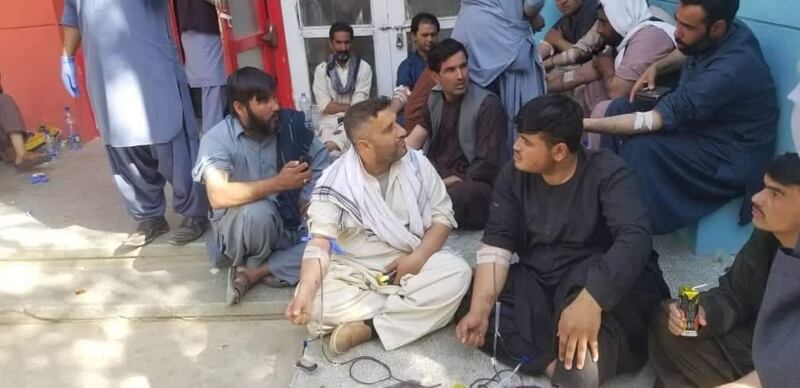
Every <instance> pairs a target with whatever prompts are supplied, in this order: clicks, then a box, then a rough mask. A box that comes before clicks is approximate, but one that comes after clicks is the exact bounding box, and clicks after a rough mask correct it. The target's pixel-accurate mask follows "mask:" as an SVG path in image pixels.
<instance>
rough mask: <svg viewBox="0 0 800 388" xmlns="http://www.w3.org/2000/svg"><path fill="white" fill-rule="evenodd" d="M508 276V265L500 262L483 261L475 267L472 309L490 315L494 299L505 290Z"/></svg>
mask: <svg viewBox="0 0 800 388" xmlns="http://www.w3.org/2000/svg"><path fill="white" fill-rule="evenodd" d="M507 278H508V267H506V266H504V265H500V264H493V263H481V264H478V265H477V266H476V267H475V279H474V284H473V286H472V301H471V303H470V311H475V312H478V313H481V314H485V315H488V314H489V312H490V311H492V306H493V304H494V301H495V300H496V299H497V297H498V295H499V294H500V293H501V292H502V291H503V287H505V285H506V279H507Z"/></svg>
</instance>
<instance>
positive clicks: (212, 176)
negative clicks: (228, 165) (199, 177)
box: [205, 169, 286, 210]
mask: <svg viewBox="0 0 800 388" xmlns="http://www.w3.org/2000/svg"><path fill="white" fill-rule="evenodd" d="M229 179H230V176H229V174H228V173H227V172H223V171H219V170H215V169H213V170H212V169H209V170H208V171H207V172H206V175H205V185H206V191H207V192H208V202H209V204H210V205H211V208H212V209H215V210H216V209H227V208H232V207H237V206H242V205H246V204H248V203H251V202H255V201H258V200H260V199H263V198H266V197H268V196H270V195H273V194H277V193H280V192H282V191H285V190H286V188H285V187H283V186H282V185H281V184H280V181H278V180H277V179H275V177H272V178H267V179H262V180H257V181H249V182H230V181H229Z"/></svg>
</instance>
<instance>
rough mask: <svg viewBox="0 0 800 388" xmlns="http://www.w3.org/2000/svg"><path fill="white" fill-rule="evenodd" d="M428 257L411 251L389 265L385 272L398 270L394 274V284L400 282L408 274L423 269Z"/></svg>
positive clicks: (414, 273) (416, 272)
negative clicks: (425, 257)
mask: <svg viewBox="0 0 800 388" xmlns="http://www.w3.org/2000/svg"><path fill="white" fill-rule="evenodd" d="M426 261H427V259H424V258H422V257H420V256H419V255H417V254H415V253H413V252H412V253H411V254H410V255H408V256H404V257H401V258H399V259H397V260H395V261H393V262H391V263H390V264H389V265H387V266H386V268H385V269H384V271H383V273H390V272H392V271H397V273H396V274H395V276H394V284H400V279H402V278H403V276H405V275H406V274H412V275H416V274H418V273H419V271H420V270H421V269H422V266H423V265H425V262H426Z"/></svg>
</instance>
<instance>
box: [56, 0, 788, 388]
mask: <svg viewBox="0 0 800 388" xmlns="http://www.w3.org/2000/svg"><path fill="white" fill-rule="evenodd" d="M82 4H85V2H84V3H76V2H74V1H70V2H68V3H67V6H66V7H65V16H64V25H65V47H66V48H65V55H69V54H74V52H75V50H76V49H77V45H78V44H79V43H80V42H81V37H83V45H84V49H85V50H86V51H87V58H88V59H89V63H90V64H91V63H93V61H97V62H98V64H92V65H87V73H89V75H90V77H89V78H90V89H91V88H92V85H95V87H98V85H99V86H103V87H104V84H102V83H101V82H95V83H94V84H92V79H93V78H92V74H93V72H94V71H95V70H94V69H98V68H103V64H102V61H103V58H105V57H104V56H102V55H100V56H98V55H97V54H98V53H99V52H101V51H103V50H109V49H114V48H116V47H118V45H108V44H107V43H106V42H105V41H104V40H103V39H104V38H105V37H107V36H108V35H106V34H104V35H93V34H92V30H91V29H87V28H86V26H87V25H89V24H91V23H93V21H94V19H92V18H90V17H87V16H86V15H90V14H91V12H92V9H91V8H88V7H89V6H85V5H82ZM122 4H123V3H120V5H115V6H119V7H123V6H124V7H130V8H131V9H134V8H135V9H136V10H138V11H136V12H141V14H142V15H149V14H147V13H148V12H153V11H152V10H146V9H141V10H140V9H139V8H140V6H139V5H137V3H136V2H130V3H127V2H126V3H124V5H122ZM542 5H543V2H542V0H520V1H501V0H463V1H462V3H461V11H460V14H459V17H458V20H457V22H456V26H455V29H454V31H453V33H452V38H448V39H444V40H442V41H441V42H438V41H437V35H438V34H439V31H440V25H439V22H438V20H437V18H436V17H435V16H434V15H430V14H419V15H417V16H416V17H414V18H413V21H412V26H411V35H412V37H413V39H414V42H415V46H416V49H417V50H416V51H415V52H414V53H413V54H412V55H411V56H410V57H409V58H408V59H407V60H406V61H405V62H404V63H403V64H402V65H401V66H400V68H399V69H398V74H397V86H398V88H397V89H396V90H395V93H394V95H393V96H392V98H372V97H370V96H371V94H372V91H371V90H370V89H371V85H372V77H373V72H372V69H371V68H370V64H369V63H367V62H366V61H364V60H363V59H361V58H359V57H358V56H357V55H354V54H353V52H354V50H353V47H352V45H353V38H354V34H353V29H352V27H350V26H349V25H347V24H346V23H335V24H334V25H333V26H332V27H331V29H330V34H329V38H330V39H329V40H330V49H331V52H330V55H329V57H328V59H327V60H326V61H324V62H323V63H320V64H319V66H317V67H316V69H315V71H314V81H313V94H314V98H315V100H316V103H317V106H318V109H319V112H320V113H321V116H322V119H321V121H320V123H319V126H318V128H315V130H316V131H312V130H311V129H309V128H307V127H306V125H305V122H306V118H305V117H304V116H303V114H302V113H301V112H297V111H294V110H291V109H281V108H280V106H279V105H278V102H277V96H276V81H275V79H274V78H273V77H272V76H270V75H268V74H266V73H264V72H263V71H261V70H258V69H255V68H252V67H246V68H242V69H239V70H237V71H235V72H234V73H233V74H231V75H230V76H229V78H228V81H227V85H225V87H226V89H225V93H226V95H227V96H226V97H227V103H228V105H229V107H230V115H228V116H227V117H225V118H224V119H223V120H222V121H220V122H218V123H215V125H212V126H209V129H208V130H207V131H205V133H204V134H203V137H202V139H201V140H200V142H199V150H198V149H197V148H196V147H197V139H196V137H193V136H189V135H186V134H191V131H190V128H188V126H189V124H190V121H186V120H183V121H182V120H181V119H180V118H176V119H175V120H172V121H174V122H175V123H179V122H183V124H176V125H175V126H174V127H175V131H176V132H175V133H178V134H184V135H186V136H172V135H171V136H172V137H170V138H168V139H166V138H165V139H162V140H163V141H162V140H159V139H149V140H146V141H144V142H139V141H138V140H137V141H129V142H123V141H121V140H113V139H114V136H113V135H115V134H116V136H121V134H124V133H123V132H124V131H122V132H120V131H119V130H118V129H115V128H117V127H115V126H118V125H120V123H121V121H118V120H117V121H115V120H109V118H108V117H106V116H103V118H104V120H98V122H99V125H100V127H101V132H103V139H104V140H105V141H106V142H107V144H108V145H107V148H108V153H109V159H110V161H111V164H112V169H113V170H114V174H115V176H116V177H117V182H118V185H120V190H121V192H122V193H123V196H126V198H129V199H130V201H129V202H130V203H129V207H130V208H131V209H132V214H134V216H135V217H136V215H137V214H138V215H139V217H138V218H137V219H138V220H143V221H142V223H141V224H140V230H139V232H138V233H140V234H141V235H142V241H143V243H147V242H149V241H152V239H153V238H155V236H157V235H159V234H162V233H165V232H166V230H167V228H168V226H167V225H166V221H163V222H162V221H159V220H156V219H157V218H158V217H161V218H160V220H163V211H164V204H163V202H164V198H163V192H162V191H161V190H163V185H164V181H165V178H164V177H167V178H168V179H170V182H171V183H173V186H175V184H177V185H178V186H180V187H183V188H184V189H182V190H178V192H176V199H180V200H181V201H182V202H181V204H182V205H180V207H185V208H187V209H200V210H198V211H195V212H194V213H197V212H199V211H202V210H204V209H205V201H206V197H207V201H208V205H209V208H210V209H211V210H210V211H209V220H208V223H210V225H211V233H210V234H209V238H208V241H207V247H208V251H209V256H210V257H211V260H212V263H213V264H214V265H215V266H219V267H225V266H227V267H228V268H229V271H228V287H227V291H226V292H227V294H226V299H227V301H228V303H230V304H234V303H238V302H240V301H241V300H242V298H243V297H244V296H245V294H246V293H247V291H248V290H249V289H250V288H251V287H252V286H254V285H256V284H258V283H264V284H266V285H268V286H271V287H287V286H292V285H296V286H297V288H296V291H295V295H294V298H293V299H292V301H291V302H290V303H289V305H288V306H287V308H286V317H287V319H288V320H290V321H291V322H293V323H295V324H298V325H307V326H308V329H309V331H310V332H311V333H313V334H330V347H331V349H332V350H333V351H334V352H335V353H344V352H347V351H348V350H350V349H351V348H353V347H354V346H357V345H359V344H361V343H363V342H365V341H367V340H369V339H370V338H372V337H373V336H377V337H378V338H379V339H380V341H381V343H382V344H383V346H384V348H385V349H386V350H392V349H396V348H398V347H401V346H404V345H406V344H409V343H411V342H413V341H415V340H417V339H419V338H421V337H422V336H425V335H427V334H429V333H431V332H433V331H435V330H438V329H440V328H442V327H445V326H446V325H448V324H449V323H451V322H452V321H453V320H454V318H455V321H456V330H455V331H456V333H455V337H456V339H457V340H458V341H460V342H462V343H464V344H467V345H469V346H474V347H477V348H479V349H481V350H482V351H484V352H487V353H489V354H495V353H494V352H495V351H496V356H497V357H498V359H500V360H501V361H503V362H505V363H507V364H516V363H517V362H518V361H519V360H521V359H526V360H529V362H527V363H525V364H524V365H522V366H521V370H522V371H524V372H526V373H530V374H546V375H547V376H549V377H551V379H552V382H553V384H554V385H556V386H561V387H584V386H586V387H593V386H598V385H599V384H601V383H603V382H605V381H607V380H609V379H610V378H612V377H613V376H615V375H616V374H618V373H622V372H627V371H635V370H638V369H639V368H640V367H641V366H642V365H643V364H644V363H645V362H647V360H649V361H650V363H651V365H652V366H653V368H654V369H655V370H656V373H657V375H658V378H659V381H660V384H662V385H663V386H667V387H673V386H675V387H678V386H700V387H705V386H715V385H721V384H726V383H732V382H734V381H737V380H738V382H739V383H741V384H746V386H762V385H763V386H774V387H782V386H791V385H792V383H793V382H796V381H800V374H798V373H800V371H798V369H797V368H795V367H793V366H794V364H793V363H794V362H795V361H794V360H796V359H797V356H800V344H798V340H797V339H796V338H795V336H793V335H792V334H793V329H794V327H795V326H797V324H798V323H800V310H798V309H794V306H793V304H794V303H793V302H796V301H797V297H798V295H800V287H798V286H797V285H796V283H797V282H795V281H794V279H796V278H797V275H800V257H799V256H800V253H799V252H800V247H798V237H799V236H800V158H798V155H797V154H786V155H783V156H779V157H777V158H774V159H773V152H774V147H775V138H776V135H775V132H776V126H777V117H778V107H777V106H778V105H777V100H776V91H775V85H774V82H773V79H772V77H771V75H770V72H769V69H768V66H767V64H766V62H765V60H764V57H763V54H762V52H761V49H760V47H759V43H758V41H757V40H756V38H755V37H754V35H753V33H752V31H751V30H750V29H749V28H748V27H747V25H746V24H745V23H743V22H741V21H740V20H739V19H737V18H736V13H737V11H738V7H739V1H738V0H680V1H679V3H678V6H677V12H676V14H675V20H674V21H673V20H671V18H670V17H669V15H667V14H665V13H664V12H663V11H659V10H657V9H654V8H653V7H650V6H649V5H648V2H647V1H646V0H556V5H557V6H558V7H559V9H560V10H561V11H562V12H563V14H564V16H563V18H562V19H561V20H559V21H558V22H557V23H556V24H555V25H554V27H553V28H552V29H551V30H550V31H549V32H548V33H547V34H546V36H545V39H544V41H542V42H541V44H538V43H537V42H536V40H535V39H534V32H535V31H538V30H539V29H541V28H542V26H543V24H544V23H543V20H542V17H541V16H540V15H539V13H540V11H541V9H542ZM137 7H139V8H137ZM159 10H160V12H162V13H163V14H164V15H165V14H166V9H161V8H159ZM126 15H128V17H130V18H133V17H134V16H135V15H137V14H136V13H135V12H133V11H131V12H128V13H126ZM130 15H134V16H130ZM137 17H138V16H137ZM141 17H142V20H149V19H146V18H145V16H141ZM103 26H105V27H103V28H112V27H113V26H110V25H103ZM157 26H159V28H161V27H163V26H161V25H160V24H159V25H157ZM143 31H145V33H147V34H149V32H147V31H150V29H143ZM153 31H154V32H153V34H156V35H158V31H161V30H158V29H153ZM164 31H166V28H164ZM81 34H83V35H81ZM156 35H154V37H152V39H155V40H157V39H158V37H157V36H156ZM162 35H164V36H167V35H168V34H162ZM115 36H116V35H115ZM148 39H149V38H148ZM148 47H149V46H142V47H141V48H140V49H141V50H142V51H147V50H148ZM67 48H69V49H67ZM167 51H169V50H167ZM65 58H66V62H62V63H66V64H68V65H69V64H70V63H72V66H74V59H72V62H69V58H70V57H65ZM131 61H132V62H136V60H135V58H134V59H131ZM170 61H172V62H175V63H177V62H176V61H175V60H173V59H170ZM172 62H170V63H172ZM141 65H142V66H144V64H141ZM91 66H94V67H91ZM109 68H110V67H109ZM65 74H67V77H66V78H65V79H66V80H67V81H70V80H74V69H73V70H72V74H71V76H70V74H69V72H68V71H67V72H65ZM176 74H177V75H176V76H175V77H176V81H175V82H176V83H178V84H179V83H180V79H181V77H180V74H179V73H176ZM67 81H65V85H66V86H67V87H68V89H69V88H70V87H72V88H73V90H74V91H75V92H77V88H76V87H75V86H74V85H75V83H74V82H72V81H70V82H72V83H70V82H67ZM170 82H172V81H170ZM166 83H167V84H169V82H166ZM656 86H659V88H656ZM663 86H666V87H667V88H663ZM153 87H154V88H155V87H156V86H153ZM171 92H173V94H175V96H173V97H176V98H175V100H176V101H177V102H178V103H180V102H181V101H182V100H184V99H183V97H185V96H184V95H183V94H181V93H182V92H180V90H179V92H175V91H171ZM90 94H91V97H92V102H93V106H94V105H97V106H100V107H101V108H103V107H105V106H106V105H104V104H101V102H103V101H105V100H106V99H113V98H114V96H115V95H114V93H111V92H110V91H108V94H102V93H98V92H91V93H90ZM170 101H172V100H170ZM173 102H174V101H173ZM115 106H116V105H114V104H108V107H107V108H108V109H109V111H111V113H112V114H111V115H110V116H114V114H120V112H116V111H114V107H115ZM178 108H181V109H184V110H185V109H187V108H186V104H185V103H184V104H183V105H182V107H181V106H179V107H178ZM176 109H177V108H176ZM181 109H177V111H181ZM173 110H174V109H169V110H167V111H164V112H162V113H163V114H164V115H167V113H169V114H172V113H174V112H173ZM104 111H105V110H104ZM115 112H116V113H115ZM184 112H185V111H184ZM178 116H180V115H178ZM184 116H185V115H184ZM165 117H166V116H165ZM170 117H171V116H170ZM112 119H113V117H112ZM172 121H171V122H172ZM401 123H402V124H401ZM170 139H171V140H170ZM156 140H158V141H156ZM123 143H124V144H123ZM128 143H130V144H128ZM142 144H145V145H142ZM181 160H192V161H194V162H193V165H194V167H193V169H192V170H191V178H192V179H191V180H190V179H188V178H187V174H186V171H184V170H185V169H184V168H183V167H182V166H184V165H185V164H186V163H182V162H181V163H179V162H180V161H181ZM165 161H169V163H166V162H165ZM173 161H174V165H173ZM189 163H191V162H189ZM154 166H155V167H154ZM153 177H155V178H153ZM151 178H152V179H151ZM203 189H204V190H203ZM196 190H200V191H199V192H196ZM126 193H127V194H126ZM159 193H160V194H159ZM740 196H745V197H746V198H748V199H751V200H748V201H745V205H744V207H743V209H742V212H741V222H742V223H746V222H749V221H750V220H751V219H752V221H753V223H754V225H755V227H756V230H755V232H754V233H753V235H752V237H751V238H750V241H748V242H747V244H746V245H745V246H744V248H742V250H741V252H740V253H739V254H738V255H737V256H736V259H735V261H734V264H733V266H732V267H731V268H730V269H729V270H727V271H726V273H725V274H723V275H722V277H720V283H719V286H718V287H715V288H713V289H711V290H708V291H705V292H703V293H702V294H701V296H700V299H699V305H700V308H699V313H698V316H697V318H696V322H695V323H696V324H697V326H698V327H699V331H698V337H697V338H689V337H683V336H681V333H682V332H683V328H684V327H685V325H686V319H687V317H686V316H685V315H684V314H683V312H682V310H680V309H678V308H677V307H676V303H675V302H674V301H673V300H671V299H670V290H669V289H668V287H667V285H666V283H665V282H664V279H663V276H662V273H661V270H660V268H659V263H658V258H659V257H658V254H657V253H656V252H655V251H653V248H652V236H653V235H654V234H664V233H670V232H673V231H675V230H677V229H679V228H683V227H686V226H689V225H692V224H695V223H697V222H698V220H700V219H701V218H702V217H704V216H706V215H708V214H710V213H711V212H713V211H715V210H716V209H718V208H720V207H721V206H723V205H724V204H725V203H727V202H728V201H730V200H732V199H734V198H736V197H740ZM143 200H147V201H148V203H151V202H152V206H150V205H147V206H145V205H142V201H143ZM137 204H138V205H137ZM159 212H160V214H161V215H160V216H159V215H158V214H156V213H159ZM145 213H147V214H151V213H152V214H151V216H147V215H146V214H145ZM194 213H192V214H194ZM190 218H191V217H190V216H189V215H187V220H189V219H190ZM195 218H197V217H196V216H195ZM150 220H156V221H158V222H156V221H152V222H151V221H150ZM148 222H150V223H148ZM187 222H188V221H187ZM205 225H206V224H205V220H202V222H201V221H197V222H195V221H192V222H189V223H188V224H186V225H183V226H182V227H184V226H185V227H186V228H185V229H186V231H188V232H192V233H189V234H190V235H191V236H188V235H187V236H188V237H186V236H185V238H182V239H180V240H181V242H185V241H187V240H191V238H194V237H192V236H199V235H200V234H202V232H203V230H204V229H205ZM459 227H460V228H468V229H483V230H484V232H483V238H482V245H481V247H480V249H479V250H478V251H477V255H476V256H477V265H476V266H475V267H474V268H470V266H469V265H468V264H467V263H466V262H465V261H464V259H463V258H461V257H459V256H458V255H457V254H456V253H454V252H452V251H450V250H449V249H448V248H446V247H444V245H445V241H446V240H447V238H448V236H449V234H450V232H451V231H452V230H453V229H455V228H459ZM188 232H187V233H188ZM195 232H199V234H198V233H195ZM512 257H516V259H512ZM386 278H389V279H390V280H389V281H388V282H387V281H385V280H386ZM498 306H499V307H498ZM497 308H499V309H500V310H499V311H496V310H495V309H497ZM496 319H499V321H498V322H495V320H496ZM495 327H496V328H497V329H496V330H495V329H494V328H495ZM495 341H501V344H500V345H499V346H496V345H497V344H496V342H495ZM793 356H794V357H793Z"/></svg>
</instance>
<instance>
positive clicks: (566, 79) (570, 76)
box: [561, 70, 575, 84]
mask: <svg viewBox="0 0 800 388" xmlns="http://www.w3.org/2000/svg"><path fill="white" fill-rule="evenodd" d="M574 80H575V70H570V71H568V72H566V73H564V75H563V76H562V78H561V82H563V83H565V84H567V83H570V82H572V81H574Z"/></svg>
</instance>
